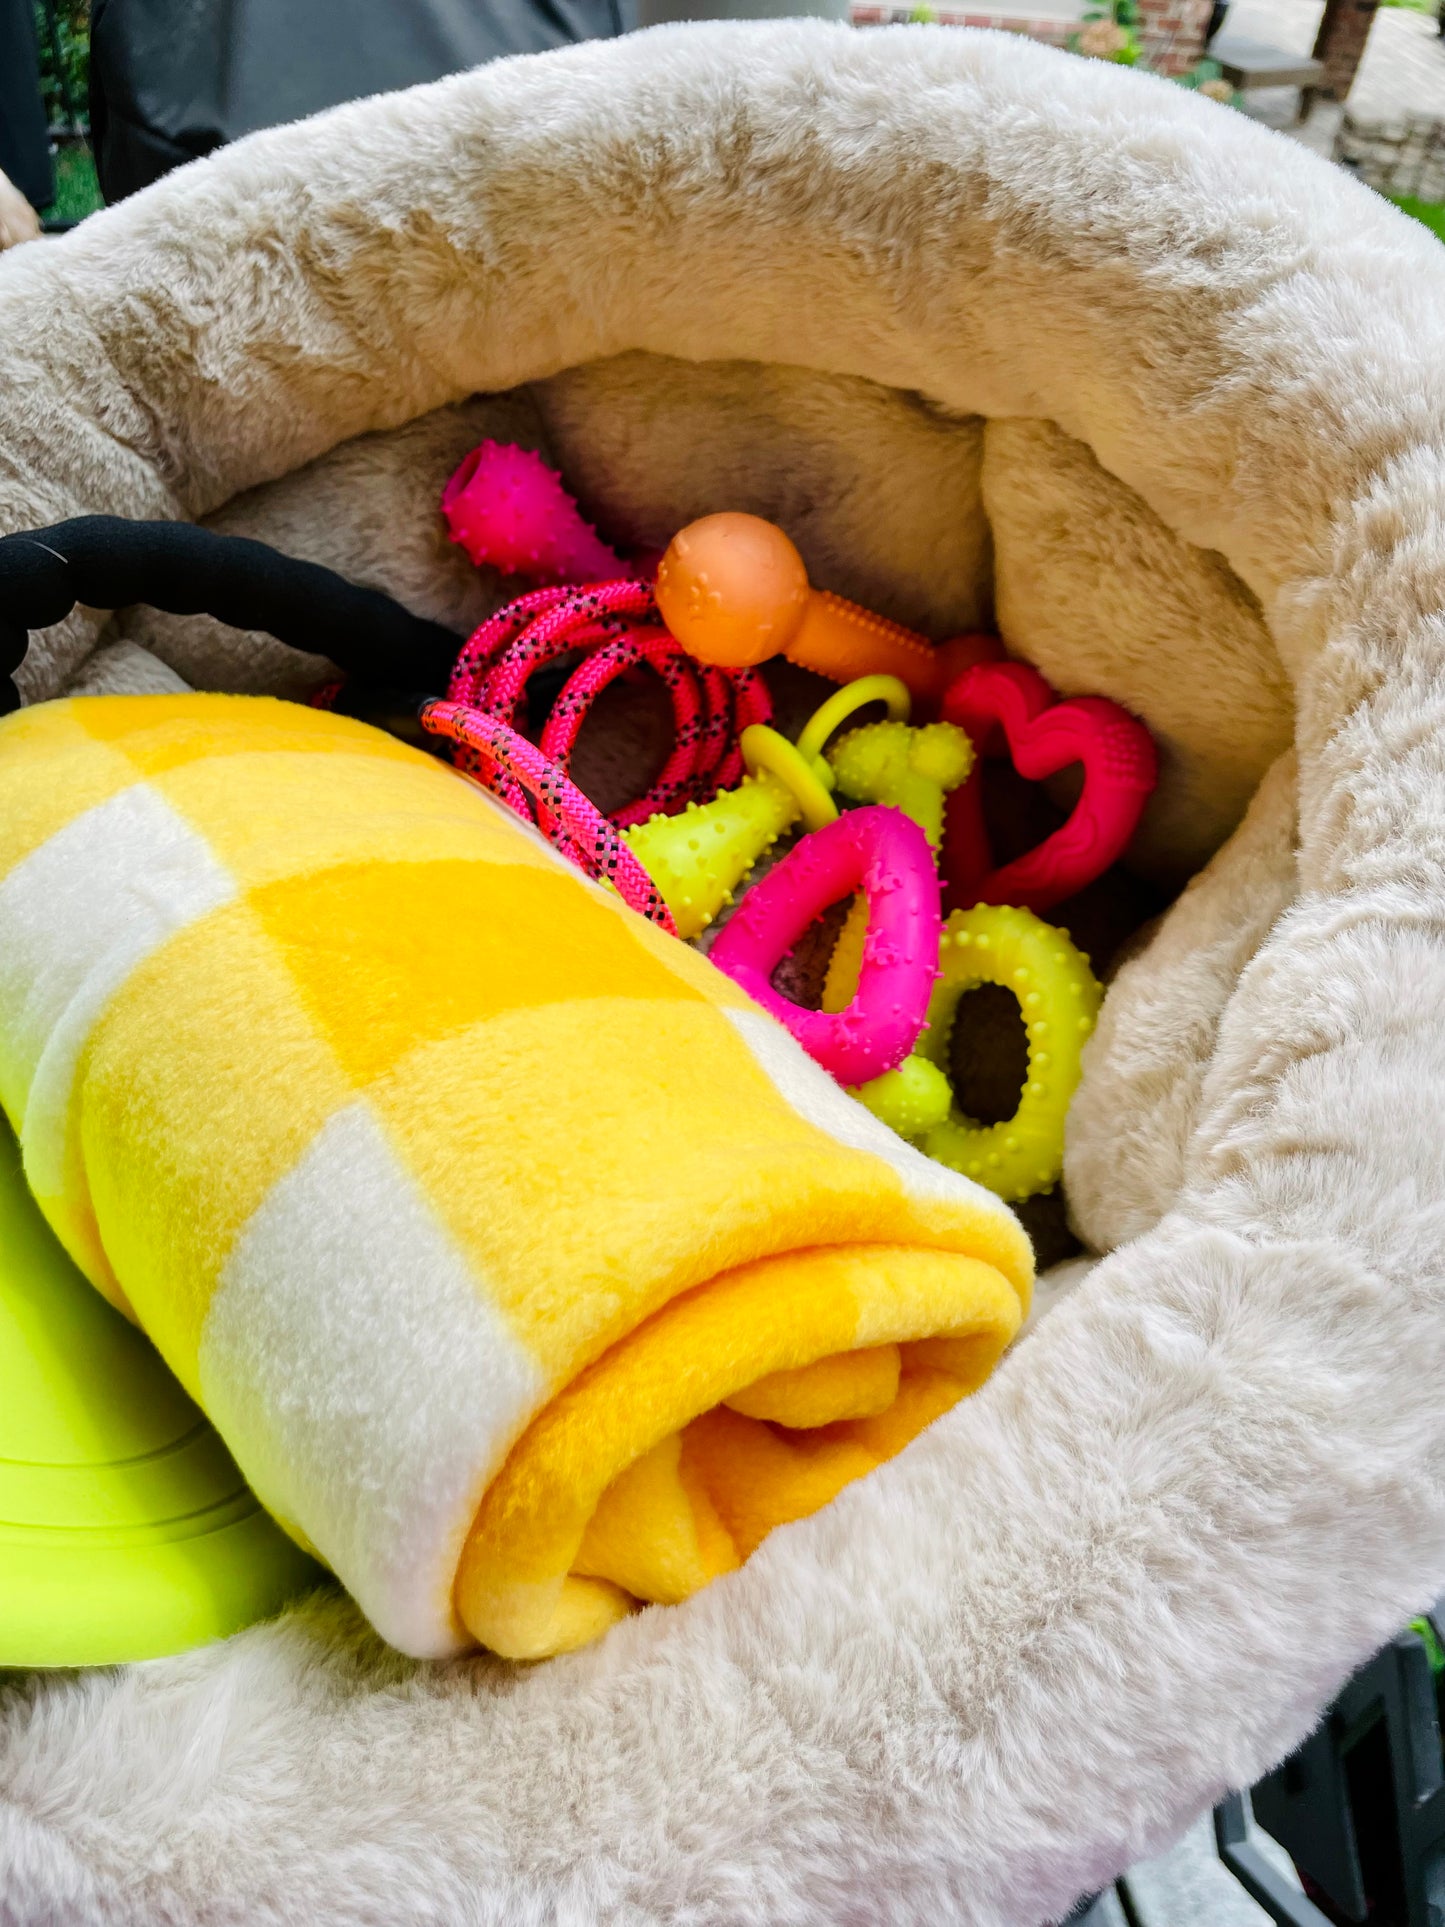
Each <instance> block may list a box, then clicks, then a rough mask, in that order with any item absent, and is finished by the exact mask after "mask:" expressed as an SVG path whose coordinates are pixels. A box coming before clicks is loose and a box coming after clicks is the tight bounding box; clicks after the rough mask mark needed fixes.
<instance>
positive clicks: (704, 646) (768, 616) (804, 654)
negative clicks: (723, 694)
mask: <svg viewBox="0 0 1445 1927" xmlns="http://www.w3.org/2000/svg"><path fill="white" fill-rule="evenodd" d="M657 606H658V609H659V610H660V611H661V614H662V619H663V621H664V622H665V623H666V624H667V626H668V628H669V629H670V630H671V631H672V633H673V635H674V636H676V638H677V640H678V641H679V642H680V643H681V644H682V646H683V648H684V649H686V650H687V652H688V654H689V655H690V656H695V657H696V658H697V660H698V661H699V662H710V663H714V664H716V665H717V666H718V667H719V668H722V669H744V668H752V667H754V666H755V665H756V664H758V663H761V662H766V661H767V660H768V659H769V657H771V656H777V655H783V656H786V657H787V658H788V660H789V661H790V662H795V663H797V664H798V665H799V666H800V667H801V668H804V669H812V670H816V671H817V673H818V674H819V675H823V676H830V677H831V678H832V679H833V681H834V682H852V681H853V680H854V679H855V678H856V677H858V676H897V678H898V679H899V681H900V682H902V683H903V684H904V685H905V686H906V687H907V689H908V691H909V694H910V695H911V696H912V697H913V698H914V699H915V701H921V702H925V703H932V702H936V701H937V700H938V699H939V697H940V696H941V695H942V694H943V691H944V690H945V689H946V688H947V687H948V685H949V684H950V683H951V682H952V681H953V680H954V679H955V677H957V676H960V675H962V673H963V671H964V670H965V669H969V668H971V667H972V666H973V664H974V663H976V662H986V661H988V660H990V659H991V658H993V657H996V656H998V655H999V654H1001V653H1002V652H1001V650H1000V648H999V645H998V643H997V642H995V641H994V639H993V637H991V636H982V635H972V636H958V637H956V638H955V639H954V640H953V641H951V642H945V643H941V644H939V645H938V646H936V647H935V645H934V644H933V643H931V642H929V640H928V639H927V637H926V636H920V635H916V634H915V633H914V631H913V630H911V629H905V628H904V627H903V625H902V624H901V623H897V622H890V621H888V619H887V618H886V617H885V616H878V615H874V614H873V613H872V611H871V610H868V609H863V608H860V607H859V606H858V604H857V603H856V602H847V601H845V600H844V598H843V597H842V596H838V595H833V594H832V593H831V591H829V590H827V589H815V588H813V587H812V586H811V584H810V583H809V581H808V571H807V570H806V568H805V567H804V566H803V558H802V556H800V555H799V554H798V551H797V550H796V549H795V548H794V547H793V544H792V543H791V542H790V541H789V540H788V538H787V536H786V535H785V534H784V533H783V531H782V530H781V529H780V528H779V527H778V526H777V525H776V523H773V522H765V521H764V520H763V519H762V517H761V516H758V515H741V514H723V515H705V516H703V517H702V519H701V520H700V521H697V522H689V523H688V525H687V527H686V528H685V529H682V530H681V531H679V533H678V534H677V535H675V536H674V537H673V538H672V541H671V542H670V543H669V544H668V547H667V553H666V554H665V555H664V556H663V558H662V561H661V563H660V564H659V566H658V571H657Z"/></svg>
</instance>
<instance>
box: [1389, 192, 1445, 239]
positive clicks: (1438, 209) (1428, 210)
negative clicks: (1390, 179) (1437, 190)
mask: <svg viewBox="0 0 1445 1927" xmlns="http://www.w3.org/2000/svg"><path fill="white" fill-rule="evenodd" d="M1387 199H1389V200H1392V201H1393V202H1394V203H1395V205H1396V207H1398V208H1399V209H1400V210H1401V211H1402V212H1403V213H1405V214H1409V215H1411V216H1412V217H1413V218H1414V219H1415V220H1417V221H1422V222H1423V223H1424V224H1425V226H1426V227H1427V228H1429V230H1430V232H1431V233H1432V234H1433V235H1434V236H1435V238H1436V240H1437V241H1445V207H1442V206H1441V204H1440V202H1439V201H1417V200H1416V199H1415V196H1414V195H1413V194H1391V195H1389V196H1387Z"/></svg>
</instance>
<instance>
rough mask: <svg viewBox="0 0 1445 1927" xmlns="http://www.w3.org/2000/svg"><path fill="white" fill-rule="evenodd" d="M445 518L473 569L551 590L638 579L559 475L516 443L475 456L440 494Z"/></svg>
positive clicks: (484, 448)
mask: <svg viewBox="0 0 1445 1927" xmlns="http://www.w3.org/2000/svg"><path fill="white" fill-rule="evenodd" d="M442 514H443V516H444V517H445V518H446V524H447V528H448V530H449V531H450V534H451V538H452V540H453V542H456V543H459V544H460V546H461V547H462V548H464V549H465V550H466V552H467V554H468V555H469V556H470V557H471V559H472V561H473V562H475V563H477V564H478V566H481V565H483V564H489V565H490V566H491V567H492V568H494V569H500V570H501V571H502V573H503V574H504V575H523V576H526V577H527V578H528V580H529V581H532V582H539V583H544V584H552V583H560V582H604V581H613V580H615V579H616V578H617V577H619V576H629V577H636V576H638V575H639V574H640V573H641V571H640V570H639V569H638V568H636V567H635V566H634V565H632V564H631V563H628V562H624V561H623V559H622V558H621V556H619V555H617V554H616V553H615V551H613V550H612V549H609V548H608V546H607V544H606V543H605V542H604V541H603V540H602V538H601V537H600V536H599V535H598V533H597V531H596V530H595V529H594V528H592V527H591V525H590V524H589V523H587V522H585V521H584V520H583V518H582V514H581V512H580V510H579V509H578V507H577V504H576V503H575V502H574V501H573V499H572V497H571V496H570V495H569V494H568V493H567V491H566V489H565V488H563V486H562V478H561V476H560V475H558V473H557V471H556V470H555V469H554V468H549V467H548V466H547V464H546V463H545V462H544V461H543V460H542V457H541V456H540V455H535V454H533V452H532V451H531V449H529V448H518V447H516V445H515V444H514V443H512V442H483V443H482V444H481V446H480V448H474V449H473V450H472V452H471V454H470V455H468V457H467V458H466V460H465V461H464V462H463V463H462V465H461V467H460V468H459V469H458V470H457V472H456V474H455V475H453V476H452V478H451V480H450V481H449V482H448V483H447V485H446V487H445V488H444V489H443V490H442Z"/></svg>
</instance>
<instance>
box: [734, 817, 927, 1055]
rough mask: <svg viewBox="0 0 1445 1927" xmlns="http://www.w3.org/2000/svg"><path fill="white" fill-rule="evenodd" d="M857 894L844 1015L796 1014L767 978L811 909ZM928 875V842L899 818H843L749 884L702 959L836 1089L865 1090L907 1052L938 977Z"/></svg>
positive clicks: (816, 832) (913, 825) (808, 919)
mask: <svg viewBox="0 0 1445 1927" xmlns="http://www.w3.org/2000/svg"><path fill="white" fill-rule="evenodd" d="M859 889H861V890H863V891H864V892H865V893H866V895H867V898H868V935H867V937H866V938H865V939H864V943H863V961H862V966H861V968H860V970H859V973H858V988H857V990H856V992H855V993H854V996H853V1001H852V1003H850V1004H849V1005H848V1007H847V1009H846V1010H841V1011H838V1012H836V1013H830V1012H828V1011H823V1010H804V1009H803V1008H802V1007H801V1006H800V1005H798V1004H795V1003H793V1002H792V1001H791V999H789V998H787V997H784V996H782V995H780V993H779V992H778V991H776V990H774V988H773V985H772V974H773V972H774V971H775V970H776V969H777V967H778V964H779V963H780V962H781V960H782V958H783V956H784V955H785V953H786V952H787V950H788V949H789V948H790V946H791V945H792V944H794V943H796V942H797V940H798V938H799V937H800V936H801V935H802V934H803V932H804V931H805V930H806V929H807V927H808V925H809V924H810V923H811V922H812V921H813V919H814V917H816V916H817V915H818V914H819V912H820V911H822V910H826V909H827V907H828V905H829V904H830V903H836V902H838V900H839V899H840V898H841V897H846V896H851V895H852V894H853V893H854V892H855V891H857V890H859ZM940 929H941V922H940V916H939V889H938V873H937V871H936V869H935V868H934V861H933V851H932V849H931V848H930V847H929V842H928V838H927V837H926V836H925V835H924V834H923V832H922V830H920V829H919V827H918V825H917V824H916V823H914V822H912V821H910V819H909V818H908V817H906V816H905V815H904V814H903V812H902V810H895V809H887V808H885V807H883V806H882V805H881V804H873V805H871V806H870V807H868V808H866V809H860V810H849V811H847V812H846V813H845V814H844V815H843V816H840V817H838V818H837V820H836V821H835V822H832V823H828V824H825V825H824V827H823V828H822V829H820V830H814V831H813V832H812V833H811V834H810V835H808V836H805V837H804V838H803V840H802V841H801V842H800V843H798V844H796V845H795V846H794V848H793V849H792V850H790V851H789V853H788V855H787V856H785V857H784V858H783V860H782V862H781V863H779V864H777V865H776V866H775V867H774V868H773V869H772V870H770V871H769V872H768V874H767V875H766V876H765V877H764V878H763V879H762V881H761V882H760V883H755V884H754V885H753V887H752V889H751V890H749V891H748V893H747V895H746V896H745V897H744V898H743V900H742V903H741V904H740V905H739V906H738V909H737V911H736V912H735V913H734V915H733V918H732V921H731V922H730V923H729V924H728V925H727V926H726V928H725V929H724V930H723V932H722V935H721V936H720V937H719V938H718V940H717V942H716V943H715V944H714V945H713V947H712V950H711V952H710V953H709V954H710V955H711V957H712V961H713V962H714V963H715V964H716V965H717V967H718V969H719V970H722V971H725V972H726V973H727V975H728V976H729V977H731V978H732V980H733V982H734V983H735V984H737V985H739V986H740V988H742V989H743V990H745V991H747V993H748V995H749V996H750V997H752V998H753V1000H754V1001H755V1002H756V1003H759V1004H761V1005H762V1007H763V1009H764V1010H766V1011H768V1012H769V1013H770V1015H772V1016H774V1017H776V1018H777V1019H778V1020H779V1022H780V1023H782V1024H784V1025H786V1027H787V1028H788V1029H789V1030H790V1031H791V1032H792V1034H793V1036H794V1037H795V1038H796V1039H797V1040H798V1042H799V1043H800V1044H801V1045H802V1047H803V1049H804V1050H805V1051H806V1052H807V1053H808V1055H809V1056H810V1057H811V1058H813V1059H814V1060H815V1061H816V1062H817V1063H819V1064H821V1065H822V1067H823V1069H824V1070H825V1071H827V1072H829V1073H830V1074H831V1075H832V1076H833V1077H835V1078H837V1080H838V1082H839V1083H840V1084H866V1083H867V1082H868V1081H869V1079H870V1078H874V1077H881V1076H882V1074H883V1072H884V1071H891V1070H892V1069H893V1068H894V1067H895V1066H896V1065H898V1064H901V1063H902V1061H903V1059H904V1058H905V1057H906V1056H907V1055H908V1053H909V1051H911V1050H912V1048H913V1046H914V1044H915V1043H916V1042H917V1040H918V1037H919V1034H920V1032H921V1031H922V1029H923V1023H924V1019H925V1017H926V1016H927V1014H928V1000H929V998H930V996H931V995H932V992H933V984H934V979H935V977H936V976H937V974H938V939H939V932H940Z"/></svg>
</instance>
